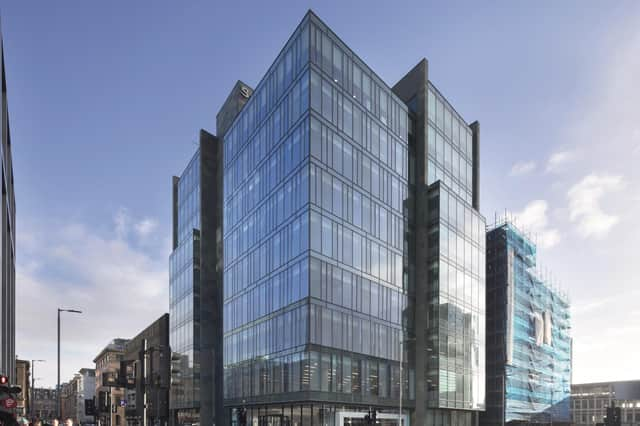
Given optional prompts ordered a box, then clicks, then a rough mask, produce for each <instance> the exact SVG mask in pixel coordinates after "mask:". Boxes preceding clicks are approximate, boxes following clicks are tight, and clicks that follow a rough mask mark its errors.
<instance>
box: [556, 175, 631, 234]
mask: <svg viewBox="0 0 640 426" xmlns="http://www.w3.org/2000/svg"><path fill="white" fill-rule="evenodd" d="M623 186H624V180H623V179H622V176H613V175H607V174H603V175H597V174H590V175H588V176H585V177H584V178H583V179H582V180H581V181H580V182H578V183H576V184H575V185H573V186H572V187H571V188H570V189H569V192H568V193H567V197H568V198H569V219H570V220H571V222H574V223H576V225H577V230H578V233H579V234H580V235H581V236H582V237H585V238H587V237H595V238H602V237H604V236H605V235H606V234H607V233H608V232H609V231H610V230H611V228H612V227H613V226H615V224H616V223H618V221H619V218H618V216H616V215H614V214H610V213H605V212H604V211H603V209H602V207H601V205H600V204H601V199H602V197H604V196H605V195H607V193H613V192H617V191H620V190H621V189H622V188H623Z"/></svg>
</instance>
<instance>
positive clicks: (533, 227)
mask: <svg viewBox="0 0 640 426" xmlns="http://www.w3.org/2000/svg"><path fill="white" fill-rule="evenodd" d="M548 210H549V204H548V203H547V202H546V201H545V200H534V201H531V202H530V203H529V204H527V205H526V206H525V207H524V209H522V211H520V212H518V213H515V217H516V224H517V225H518V227H521V228H523V230H524V231H526V232H531V233H532V234H534V239H535V240H536V242H537V244H538V246H540V247H541V248H551V247H553V246H555V245H557V244H558V243H559V242H560V233H559V232H558V230H557V229H555V228H550V227H549V217H548V214H547V212H548Z"/></svg>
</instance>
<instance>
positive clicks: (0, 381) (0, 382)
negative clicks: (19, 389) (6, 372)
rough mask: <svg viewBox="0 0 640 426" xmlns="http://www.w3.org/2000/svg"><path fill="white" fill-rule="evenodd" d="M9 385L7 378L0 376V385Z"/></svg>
mask: <svg viewBox="0 0 640 426" xmlns="http://www.w3.org/2000/svg"><path fill="white" fill-rule="evenodd" d="M8 383H9V378H8V377H7V376H0V385H2V386H4V385H7V384H8Z"/></svg>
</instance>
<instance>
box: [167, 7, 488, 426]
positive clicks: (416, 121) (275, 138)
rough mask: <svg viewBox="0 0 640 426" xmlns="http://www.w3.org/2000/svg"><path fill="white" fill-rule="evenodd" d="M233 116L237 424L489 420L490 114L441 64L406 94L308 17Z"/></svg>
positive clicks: (228, 331)
mask: <svg viewBox="0 0 640 426" xmlns="http://www.w3.org/2000/svg"><path fill="white" fill-rule="evenodd" d="M217 124H218V125H217V134H218V137H220V139H221V140H222V145H223V147H224V152H223V157H222V161H223V163H222V164H223V166H222V170H223V173H224V175H223V180H222V181H223V188H224V190H223V202H222V215H223V232H222V240H223V244H224V250H223V252H224V264H223V270H224V280H223V283H224V285H223V287H224V296H223V297H224V321H223V324H224V346H223V348H224V399H225V400H224V404H225V409H226V410H227V411H226V413H225V415H226V416H228V417H230V418H227V420H228V422H227V423H225V424H228V423H229V422H240V423H242V421H243V420H245V417H246V421H247V424H270V425H285V424H292V425H312V424H313V425H332V426H333V425H336V426H337V425H340V426H342V425H343V424H346V423H352V422H354V423H358V422H362V420H363V418H364V417H365V415H367V412H368V411H369V410H374V411H376V413H377V419H378V420H379V421H382V422H383V423H385V424H386V423H388V424H397V422H398V418H399V413H400V412H401V413H402V418H403V419H404V421H405V424H408V420H409V419H410V420H411V423H412V424H419V425H427V424H438V425H464V426H466V425H474V424H477V421H478V413H479V411H481V410H483V409H484V382H485V378H484V345H485V342H484V315H485V314H484V305H485V302H484V300H485V286H484V268H485V261H484V238H485V237H484V227H485V226H484V219H483V217H482V216H481V215H480V214H479V213H478V208H479V191H478V188H479V169H478V157H479V125H478V124H477V123H474V124H472V125H468V124H467V123H466V122H465V121H464V120H463V119H462V118H461V117H460V115H459V114H458V113H457V112H456V111H455V110H454V109H453V107H451V105H450V104H449V103H448V102H447V101H446V99H444V97H443V96H442V95H441V94H440V92H439V91H438V90H437V89H436V88H435V87H434V85H433V84H432V83H431V82H430V81H429V79H428V67H427V61H426V60H422V61H420V63H419V64H418V65H417V66H416V67H415V68H414V69H413V70H411V71H410V72H409V73H408V74H407V75H406V76H405V77H404V78H403V79H402V80H401V81H400V82H398V83H397V84H396V85H395V86H394V87H393V88H391V87H389V86H388V85H387V84H386V83H385V82H384V81H382V80H381V79H380V78H379V77H378V76H377V75H376V74H375V73H374V72H373V70H372V69H371V68H369V66H367V65H366V64H365V63H364V62H363V61H362V60H361V59H360V58H359V57H358V56H357V55H356V54H355V53H354V52H353V51H352V50H351V49H349V48H348V47H347V46H346V45H345V44H344V43H343V42H342V41H341V40H340V39H339V38H338V37H337V36H336V35H335V34H334V33H333V32H332V31H331V30H330V29H329V28H328V27H327V26H326V25H325V24H324V23H323V22H322V21H321V20H320V19H318V17H317V16H316V15H314V14H313V13H312V12H309V13H308V14H307V15H306V16H305V17H304V18H303V20H302V22H301V23H300V25H299V26H298V28H297V29H296V30H295V31H294V33H293V35H292V36H291V38H290V39H289V40H288V42H287V43H286V45H285V47H284V48H283V50H282V51H281V52H280V54H279V55H278V57H277V59H276V61H275V62H274V63H273V65H272V66H271V67H270V68H269V70H268V71H267V73H266V75H265V76H264V77H263V78H262V80H261V81H260V83H259V84H258V85H257V86H256V88H255V91H251V89H249V88H248V87H246V86H245V85H243V84H242V83H238V84H237V85H236V86H235V87H234V89H233V91H232V94H231V95H230V97H229V99H228V100H227V102H226V103H225V106H224V107H223V110H222V111H221V113H219V114H218V123H217ZM190 231H191V228H189V232H190ZM174 246H175V244H174ZM187 258H188V256H187ZM174 272H175V269H174ZM172 276H173V275H172ZM187 287H189V286H188V285H187ZM172 315H173V311H172ZM172 321H173V318H172Z"/></svg>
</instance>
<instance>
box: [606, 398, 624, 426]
mask: <svg viewBox="0 0 640 426" xmlns="http://www.w3.org/2000/svg"><path fill="white" fill-rule="evenodd" d="M621 424H622V413H621V411H620V407H616V406H615V403H612V404H611V407H607V418H606V419H605V425H607V426H620V425H621Z"/></svg>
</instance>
